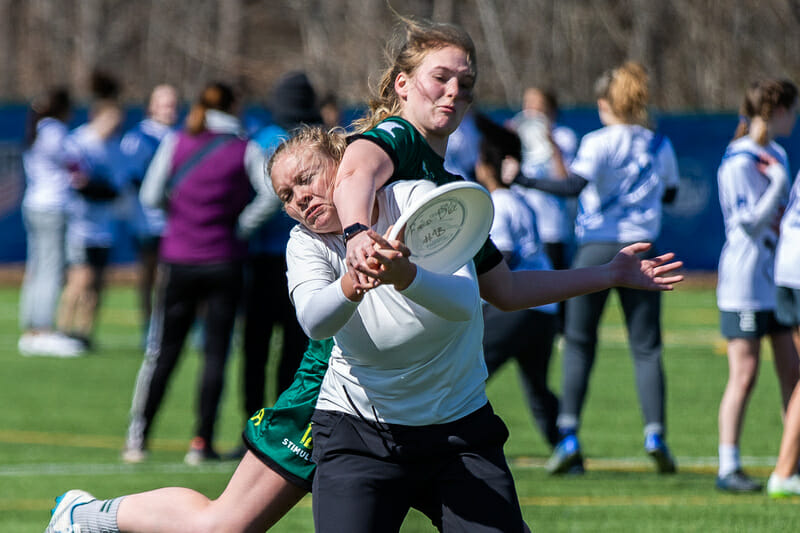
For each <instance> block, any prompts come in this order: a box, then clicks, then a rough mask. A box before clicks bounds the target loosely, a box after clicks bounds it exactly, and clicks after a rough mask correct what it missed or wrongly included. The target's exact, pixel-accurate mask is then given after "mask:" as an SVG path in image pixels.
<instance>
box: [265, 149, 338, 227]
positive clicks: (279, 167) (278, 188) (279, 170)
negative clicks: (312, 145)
mask: <svg viewBox="0 0 800 533" xmlns="http://www.w3.org/2000/svg"><path fill="white" fill-rule="evenodd" d="M335 175H336V165H335V163H334V162H333V161H331V160H329V159H328V158H326V157H324V156H320V155H319V154H315V153H313V152H312V151H311V150H309V149H304V148H302V147H297V148H294V149H289V150H288V151H284V152H282V153H280V154H278V157H277V159H275V161H274V162H273V164H272V175H271V178H272V186H273V187H274V188H275V193H276V194H277V195H278V198H280V200H281V202H283V207H284V209H285V210H286V213H287V214H288V215H289V216H290V217H292V218H293V219H295V220H296V221H298V222H299V223H301V224H302V225H303V226H305V227H306V228H308V229H310V230H311V231H313V232H314V233H341V231H342V225H341V223H340V222H339V215H338V213H337V211H336V207H335V206H334V205H333V190H332V188H331V184H332V183H333V180H334V178H335Z"/></svg>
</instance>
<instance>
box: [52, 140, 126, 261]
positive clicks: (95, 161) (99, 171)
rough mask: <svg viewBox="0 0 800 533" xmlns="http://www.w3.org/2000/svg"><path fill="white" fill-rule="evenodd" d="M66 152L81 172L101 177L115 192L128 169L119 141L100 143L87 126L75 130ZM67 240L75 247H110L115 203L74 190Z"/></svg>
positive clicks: (120, 185) (70, 205) (112, 239)
mask: <svg viewBox="0 0 800 533" xmlns="http://www.w3.org/2000/svg"><path fill="white" fill-rule="evenodd" d="M67 146H68V151H69V152H71V153H73V154H74V157H75V159H76V160H78V161H80V166H81V170H83V171H84V172H86V173H87V174H90V175H101V176H104V178H105V179H106V180H108V181H109V182H110V183H111V185H112V186H114V187H115V188H117V189H121V187H122V174H123V173H124V172H125V169H126V168H127V167H126V166H125V165H126V163H125V160H124V159H123V157H122V153H121V152H120V150H119V140H117V139H113V138H111V139H107V140H103V139H101V138H100V137H98V136H97V134H96V133H95V132H94V131H93V130H92V129H91V128H90V127H89V126H87V125H83V126H80V127H78V128H76V129H75V130H74V131H73V132H72V133H70V136H69V138H68V143H67ZM67 211H68V213H69V219H68V220H69V222H68V224H67V240H68V242H69V243H70V244H71V245H74V246H78V247H92V246H98V247H110V246H111V245H112V244H113V241H114V219H115V202H114V201H91V200H88V199H87V198H85V197H84V196H82V195H81V194H80V193H78V192H77V191H73V192H72V194H71V196H70V199H69V204H68V206H67Z"/></svg>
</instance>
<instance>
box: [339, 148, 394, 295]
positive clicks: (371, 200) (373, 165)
mask: <svg viewBox="0 0 800 533" xmlns="http://www.w3.org/2000/svg"><path fill="white" fill-rule="evenodd" d="M393 172H394V163H392V159H391V158H390V157H389V155H388V154H387V153H386V152H384V151H383V150H382V149H381V148H380V147H379V146H378V145H376V144H374V143H372V142H370V141H367V140H363V139H358V140H356V141H353V143H352V144H351V145H350V146H348V147H347V150H346V151H345V153H344V157H343V158H342V162H341V164H340V165H339V170H338V171H337V173H336V184H335V186H334V190H333V203H334V205H335V206H336V210H337V212H338V213H339V220H340V221H341V223H342V228H346V227H348V226H350V225H351V224H354V223H356V222H360V223H362V224H364V225H366V226H370V221H371V218H372V209H373V206H374V205H375V191H376V190H378V189H380V188H381V187H383V186H384V185H385V184H386V182H387V181H389V178H390V177H391V176H392V173H393ZM372 245H373V241H372V239H370V238H369V237H368V236H367V235H366V232H362V233H360V234H358V235H356V236H355V237H353V238H352V239H350V240H348V242H347V256H346V262H347V267H348V271H349V273H350V275H351V276H353V277H354V279H355V280H356V282H357V285H363V286H365V287H366V286H368V285H369V286H372V285H371V282H370V281H369V280H368V279H367V278H366V277H365V276H362V275H360V274H358V273H357V272H356V270H355V267H356V266H358V265H362V266H365V265H366V260H367V258H368V257H369V256H370V254H371V252H372V250H373V246H372Z"/></svg>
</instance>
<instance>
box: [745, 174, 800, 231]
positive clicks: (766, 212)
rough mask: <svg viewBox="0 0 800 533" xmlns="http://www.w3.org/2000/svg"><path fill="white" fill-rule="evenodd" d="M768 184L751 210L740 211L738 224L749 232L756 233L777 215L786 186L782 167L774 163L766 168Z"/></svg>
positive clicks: (786, 178)
mask: <svg viewBox="0 0 800 533" xmlns="http://www.w3.org/2000/svg"><path fill="white" fill-rule="evenodd" d="M768 176H769V178H770V180H771V181H770V184H769V186H768V187H767V190H766V191H764V194H762V195H761V198H759V199H758V202H757V203H756V205H755V206H754V208H753V209H752V210H750V211H749V212H746V213H741V214H740V216H739V224H741V226H742V227H743V228H744V230H745V231H746V232H747V233H749V234H751V235H752V234H755V233H758V232H759V231H760V230H761V228H763V227H764V226H766V225H768V224H771V223H772V222H773V221H774V220H775V217H776V216H777V215H778V208H779V206H780V203H781V200H782V199H783V198H784V195H785V191H786V187H787V186H788V176H787V174H786V171H785V170H784V169H783V167H779V166H778V165H774V166H773V167H770V169H769V170H768Z"/></svg>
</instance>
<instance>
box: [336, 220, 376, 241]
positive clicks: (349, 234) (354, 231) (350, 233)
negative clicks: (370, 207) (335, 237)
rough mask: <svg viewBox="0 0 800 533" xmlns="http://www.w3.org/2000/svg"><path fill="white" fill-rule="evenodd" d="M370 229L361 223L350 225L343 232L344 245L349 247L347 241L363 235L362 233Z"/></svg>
mask: <svg viewBox="0 0 800 533" xmlns="http://www.w3.org/2000/svg"><path fill="white" fill-rule="evenodd" d="M368 229H369V228H368V227H367V226H365V225H364V224H362V223H361V222H356V223H355V224H350V225H349V226H347V227H346V228H344V230H343V231H342V233H343V235H342V237H344V244H345V246H347V241H349V240H350V239H352V238H353V237H355V236H356V235H358V234H359V233H361V232H362V231H367V230H368Z"/></svg>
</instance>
